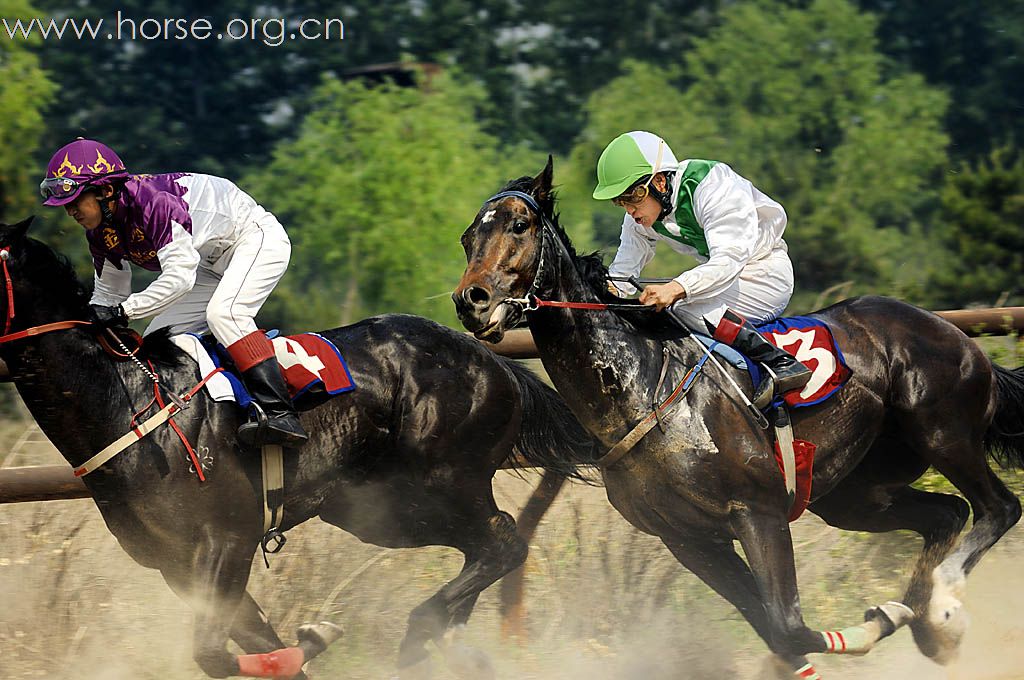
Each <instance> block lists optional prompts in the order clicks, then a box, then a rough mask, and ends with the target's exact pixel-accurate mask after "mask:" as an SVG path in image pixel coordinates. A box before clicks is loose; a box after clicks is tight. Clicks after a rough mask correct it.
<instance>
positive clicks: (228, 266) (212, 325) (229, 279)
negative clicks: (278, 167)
mask: <svg viewBox="0 0 1024 680" xmlns="http://www.w3.org/2000/svg"><path fill="white" fill-rule="evenodd" d="M291 250H292V246H291V242H290V241H289V240H288V235H287V234H286V233H285V230H284V227H282V226H281V223H280V222H278V221H277V218H276V217H274V216H273V215H272V214H270V213H265V214H264V215H263V216H261V217H260V219H259V220H258V221H256V222H252V223H250V224H249V225H247V226H246V227H245V228H244V229H243V230H242V231H241V233H240V234H239V236H238V239H237V240H236V241H235V243H234V244H233V245H232V246H231V247H230V248H228V249H227V250H226V251H225V252H224V254H223V255H221V256H220V258H218V259H217V261H216V262H214V263H213V264H212V265H210V266H208V267H207V266H204V265H201V266H200V267H199V271H198V272H197V274H196V283H195V285H194V286H193V287H192V290H190V291H189V292H188V293H187V294H186V295H185V296H184V297H182V298H181V299H180V300H179V301H177V302H176V303H174V304H173V305H172V306H171V307H169V308H168V309H167V310H166V311H164V312H163V313H161V314H159V315H157V316H156V317H154V318H153V321H152V322H150V324H149V328H147V329H146V334H149V333H151V332H153V331H155V330H156V329H158V328H165V327H168V326H170V328H171V333H172V334H178V333H198V334H202V333H205V332H206V331H207V330H209V331H210V332H211V333H213V336H214V337H215V338H217V341H218V342H220V343H221V344H223V345H224V346H225V347H228V346H230V345H232V344H233V343H234V342H236V341H237V340H240V339H242V338H243V337H245V336H246V335H248V334H249V333H252V332H253V331H255V330H257V327H256V321H255V317H256V314H257V313H258V312H259V311H260V308H261V307H262V306H263V303H264V302H266V300H267V298H268V297H270V293H271V291H273V290H274V287H275V286H276V285H277V282H278V281H280V280H281V277H282V276H284V273H285V270H286V269H287V268H288V260H289V258H290V257H291Z"/></svg>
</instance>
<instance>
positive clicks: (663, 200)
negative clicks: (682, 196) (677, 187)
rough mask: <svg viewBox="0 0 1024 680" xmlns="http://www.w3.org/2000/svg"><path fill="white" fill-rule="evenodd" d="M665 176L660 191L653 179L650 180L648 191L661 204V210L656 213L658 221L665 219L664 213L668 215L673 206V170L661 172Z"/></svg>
mask: <svg viewBox="0 0 1024 680" xmlns="http://www.w3.org/2000/svg"><path fill="white" fill-rule="evenodd" d="M662 174H663V175H664V176H665V190H664V191H661V190H659V189H658V187H657V185H656V184H655V183H654V180H653V179H652V180H651V185H650V187H649V188H650V192H651V196H653V197H654V199H655V200H656V201H658V204H659V205H661V212H660V213H658V221H659V222H660V221H661V220H663V219H665V215H668V214H669V213H670V212H672V210H673V209H674V208H675V206H673V205H672V180H673V178H674V177H675V174H676V173H675V172H672V171H671V170H669V171H667V172H663V173H662Z"/></svg>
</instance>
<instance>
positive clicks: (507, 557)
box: [398, 511, 527, 679]
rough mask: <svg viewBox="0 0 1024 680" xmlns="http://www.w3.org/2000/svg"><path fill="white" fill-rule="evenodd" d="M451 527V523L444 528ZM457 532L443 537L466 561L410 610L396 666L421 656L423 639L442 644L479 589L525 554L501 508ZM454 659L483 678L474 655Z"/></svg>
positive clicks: (466, 672)
mask: <svg viewBox="0 0 1024 680" xmlns="http://www.w3.org/2000/svg"><path fill="white" fill-rule="evenodd" d="M446 531H447V533H451V529H447V530H446ZM456 531H457V532H458V533H459V535H458V536H448V537H447V540H445V541H444V542H445V543H446V544H449V545H454V547H456V548H458V549H459V550H461V551H462V552H463V554H465V556H466V561H465V564H464V565H463V567H462V571H461V572H459V575H458V576H456V577H455V578H454V579H452V580H451V581H450V582H449V583H447V584H446V585H445V586H444V587H442V588H441V590H439V591H438V592H437V593H435V594H434V595H433V596H432V597H431V598H430V599H428V600H427V601H425V602H423V603H422V604H420V605H419V606H418V607H416V609H414V610H413V612H412V613H411V614H410V615H409V626H408V629H407V630H406V634H405V637H404V638H403V640H402V643H401V645H400V646H399V652H398V667H399V669H400V671H401V669H405V668H411V667H413V666H415V665H416V664H418V663H420V662H421V661H423V660H424V659H425V658H426V656H427V652H426V649H424V645H425V643H426V642H427V641H430V640H433V641H435V642H436V643H437V644H438V645H439V646H441V647H442V648H443V647H444V645H445V642H444V639H443V638H444V634H445V632H446V631H447V630H448V628H449V626H451V625H452V623H460V624H461V623H465V622H466V620H467V619H468V618H469V614H470V612H471V610H472V606H473V604H474V603H475V601H476V598H477V597H478V596H479V594H480V592H481V591H483V590H484V589H485V588H487V587H488V586H490V585H491V584H492V583H494V582H495V581H497V580H498V579H499V578H501V577H502V576H504V575H505V574H507V573H508V572H510V571H512V570H513V569H515V568H516V567H518V566H520V565H521V564H522V563H523V562H524V561H525V560H526V553H527V545H526V542H525V541H523V539H522V538H520V536H519V535H518V534H517V533H516V528H515V521H514V520H513V519H512V517H511V516H510V515H508V514H507V513H505V512H500V511H497V512H496V513H495V514H494V515H492V516H491V517H489V518H488V519H487V520H486V521H485V522H484V523H483V525H482V526H478V527H475V528H474V527H472V526H462V527H459V528H457V529H456ZM469 657H470V658H465V659H453V658H452V657H451V656H449V664H450V665H453V666H455V667H453V670H454V671H455V672H456V673H458V674H460V675H462V676H464V677H474V678H479V679H483V678H485V677H487V673H488V672H489V670H488V669H485V668H481V667H480V664H479V663H478V662H480V661H481V659H480V658H478V657H477V656H476V655H469Z"/></svg>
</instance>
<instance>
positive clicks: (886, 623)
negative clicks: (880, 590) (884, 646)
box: [864, 600, 914, 640]
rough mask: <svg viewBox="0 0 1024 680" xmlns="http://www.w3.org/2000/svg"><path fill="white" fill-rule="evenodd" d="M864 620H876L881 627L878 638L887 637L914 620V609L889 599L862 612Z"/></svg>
mask: <svg viewBox="0 0 1024 680" xmlns="http://www.w3.org/2000/svg"><path fill="white" fill-rule="evenodd" d="M864 620H865V621H877V622H878V623H879V625H880V626H881V627H882V631H881V635H879V637H878V639H879V640H881V639H882V638H886V637H889V636H890V635H892V634H893V633H895V632H896V631H897V629H899V628H902V627H903V626H905V625H907V624H908V623H910V622H911V621H913V620H914V610H913V609H911V608H910V607H908V606H907V605H905V604H903V603H902V602H894V601H891V600H890V601H889V602H886V603H885V604H880V605H878V606H877V607H871V608H870V609H868V610H867V611H866V612H864Z"/></svg>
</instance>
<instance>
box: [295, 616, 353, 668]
mask: <svg viewBox="0 0 1024 680" xmlns="http://www.w3.org/2000/svg"><path fill="white" fill-rule="evenodd" d="M344 632H345V631H344V630H342V628H341V626H338V625H336V624H333V623H331V622H330V621H321V622H320V623H307V624H304V625H302V626H299V632H298V633H297V637H298V638H299V646H300V647H302V649H303V651H304V652H305V653H306V661H309V660H310V659H312V658H313V657H314V656H316V655H317V654H320V653H321V652H323V651H324V650H325V649H327V648H328V647H330V646H331V643H333V642H335V641H336V640H337V639H338V638H340V637H341V636H342V635H343V634H344Z"/></svg>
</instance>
